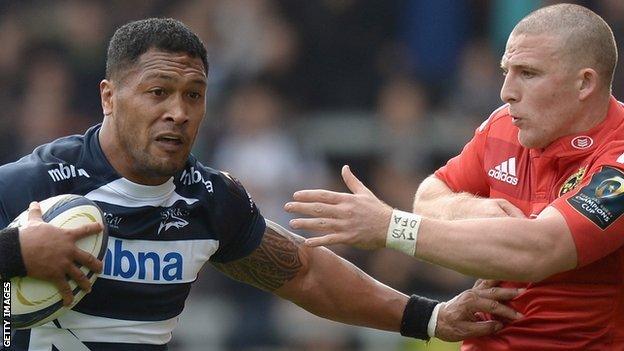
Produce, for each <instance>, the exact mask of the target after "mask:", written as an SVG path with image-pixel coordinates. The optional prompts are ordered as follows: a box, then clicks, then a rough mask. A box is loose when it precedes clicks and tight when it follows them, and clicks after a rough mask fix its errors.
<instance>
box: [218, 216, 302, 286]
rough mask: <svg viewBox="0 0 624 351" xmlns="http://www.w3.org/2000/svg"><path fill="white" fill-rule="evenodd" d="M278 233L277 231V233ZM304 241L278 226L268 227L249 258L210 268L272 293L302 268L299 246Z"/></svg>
mask: <svg viewBox="0 0 624 351" xmlns="http://www.w3.org/2000/svg"><path fill="white" fill-rule="evenodd" d="M278 231H279V232H278ZM302 243H303V239H302V238H300V237H297V236H296V235H294V234H292V233H289V232H288V231H286V230H285V229H283V228H281V227H279V228H278V230H277V231H276V230H274V229H273V228H269V226H267V228H266V230H265V232H264V237H263V238H262V242H261V243H260V246H258V248H256V250H255V251H254V252H252V253H251V254H250V255H249V256H247V257H243V258H241V259H238V260H236V261H232V262H228V263H218V262H213V265H214V266H215V267H216V268H217V269H218V270H220V271H221V272H223V273H225V274H226V275H228V276H229V277H231V278H233V279H236V280H238V281H241V282H243V283H247V284H251V285H253V286H255V287H258V288H260V289H263V290H267V291H275V290H276V289H278V288H280V287H281V286H282V285H284V283H286V282H288V281H289V280H291V279H292V278H293V277H294V276H295V275H297V272H299V270H300V269H301V267H302V263H301V260H300V257H299V246H300V245H301V244H302Z"/></svg>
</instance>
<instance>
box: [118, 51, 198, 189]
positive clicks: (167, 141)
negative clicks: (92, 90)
mask: <svg viewBox="0 0 624 351" xmlns="http://www.w3.org/2000/svg"><path fill="white" fill-rule="evenodd" d="M123 74H124V76H123V77H122V78H121V79H120V80H121V81H117V82H114V83H113V89H112V91H113V93H112V98H111V101H112V104H111V105H112V106H111V107H112V114H111V116H110V119H111V124H112V126H113V128H112V129H113V130H114V133H113V134H114V137H113V138H111V139H112V143H113V144H114V145H115V147H114V150H113V152H111V153H112V154H113V155H108V154H107V156H108V157H109V158H113V160H110V161H111V163H112V164H113V166H114V167H115V168H116V169H117V170H118V171H119V172H120V173H121V174H122V175H123V176H125V177H126V178H129V179H131V180H133V181H136V182H140V183H142V184H160V183H163V182H164V181H166V180H167V179H169V177H171V176H172V175H174V174H175V173H176V172H178V171H179V170H181V169H182V168H183V167H184V165H185V163H186V160H187V158H188V156H189V153H190V152H191V148H192V146H193V143H194V141H195V137H196V136H197V131H198V129H199V125H200V122H201V120H202V119H203V116H204V113H205V110H206V100H205V93H206V74H205V72H204V65H203V62H202V61H201V59H200V58H193V57H190V56H188V55H187V54H185V53H169V52H163V51H157V50H150V51H148V52H146V53H144V54H143V55H141V56H140V57H139V59H138V61H137V63H136V64H135V66H134V67H133V68H131V69H129V70H128V72H126V73H123Z"/></svg>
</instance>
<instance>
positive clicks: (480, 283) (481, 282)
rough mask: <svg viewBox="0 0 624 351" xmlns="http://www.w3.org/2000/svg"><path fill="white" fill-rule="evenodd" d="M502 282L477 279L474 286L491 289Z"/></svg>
mask: <svg viewBox="0 0 624 351" xmlns="http://www.w3.org/2000/svg"><path fill="white" fill-rule="evenodd" d="M498 284H500V281H499V280H491V279H477V281H476V282H475V283H474V286H473V288H475V289H489V288H493V287H495V286H498Z"/></svg>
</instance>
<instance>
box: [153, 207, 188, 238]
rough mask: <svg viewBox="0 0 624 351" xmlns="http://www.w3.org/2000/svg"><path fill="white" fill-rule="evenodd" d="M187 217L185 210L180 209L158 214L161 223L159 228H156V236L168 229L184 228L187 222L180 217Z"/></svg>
mask: <svg viewBox="0 0 624 351" xmlns="http://www.w3.org/2000/svg"><path fill="white" fill-rule="evenodd" d="M188 215H189V212H188V211H187V210H184V209H181V208H177V207H175V208H168V209H165V210H163V211H162V212H160V216H161V217H162V222H160V226H159V227H158V234H160V233H161V232H163V231H165V232H166V231H167V230H168V229H170V228H177V229H180V228H184V227H186V226H187V225H188V224H189V222H188V221H187V220H185V219H184V218H182V217H186V216H188Z"/></svg>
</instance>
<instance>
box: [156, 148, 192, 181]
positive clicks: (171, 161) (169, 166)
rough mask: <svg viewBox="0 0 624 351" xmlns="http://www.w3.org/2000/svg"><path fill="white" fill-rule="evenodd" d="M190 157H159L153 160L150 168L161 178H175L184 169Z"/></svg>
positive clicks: (182, 155) (169, 155)
mask: <svg viewBox="0 0 624 351" xmlns="http://www.w3.org/2000/svg"><path fill="white" fill-rule="evenodd" d="M188 156H189V154H188V153H183V154H179V155H178V154H176V155H171V154H168V155H159V156H156V157H154V158H153V159H152V162H151V167H150V168H151V169H152V172H153V173H157V174H159V175H161V176H173V175H175V174H176V173H178V172H179V171H181V170H182V169H183V168H184V166H185V165H186V161H187V160H188Z"/></svg>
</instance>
